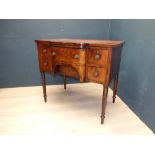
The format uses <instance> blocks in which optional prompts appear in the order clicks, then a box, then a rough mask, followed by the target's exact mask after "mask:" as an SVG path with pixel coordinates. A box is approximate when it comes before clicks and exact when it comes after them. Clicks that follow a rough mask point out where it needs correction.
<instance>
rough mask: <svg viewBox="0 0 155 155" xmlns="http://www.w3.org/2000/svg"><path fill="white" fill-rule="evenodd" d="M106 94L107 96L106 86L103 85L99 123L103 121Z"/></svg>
mask: <svg viewBox="0 0 155 155" xmlns="http://www.w3.org/2000/svg"><path fill="white" fill-rule="evenodd" d="M107 96H108V86H104V85H103V96H102V111H101V124H103V123H104V118H105V110H106V106H107Z"/></svg>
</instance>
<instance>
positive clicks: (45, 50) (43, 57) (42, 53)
mask: <svg viewBox="0 0 155 155" xmlns="http://www.w3.org/2000/svg"><path fill="white" fill-rule="evenodd" d="M39 66H40V70H41V71H44V72H46V71H47V72H51V70H52V55H51V48H50V47H49V46H48V45H47V44H41V45H40V46H39Z"/></svg>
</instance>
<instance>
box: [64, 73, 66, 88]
mask: <svg viewBox="0 0 155 155" xmlns="http://www.w3.org/2000/svg"><path fill="white" fill-rule="evenodd" d="M64 89H66V76H65V75H64Z"/></svg>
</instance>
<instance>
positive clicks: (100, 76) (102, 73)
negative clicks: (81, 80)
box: [87, 66, 107, 84]
mask: <svg viewBox="0 0 155 155" xmlns="http://www.w3.org/2000/svg"><path fill="white" fill-rule="evenodd" d="M106 76H107V74H106V69H105V68H103V67H92V66H87V79H88V81H92V82H97V83H102V84H104V83H105V82H106Z"/></svg>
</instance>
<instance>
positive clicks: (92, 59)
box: [87, 48, 108, 67]
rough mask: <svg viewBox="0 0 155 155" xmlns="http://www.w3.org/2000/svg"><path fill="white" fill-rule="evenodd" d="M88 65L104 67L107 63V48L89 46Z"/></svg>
mask: <svg viewBox="0 0 155 155" xmlns="http://www.w3.org/2000/svg"><path fill="white" fill-rule="evenodd" d="M87 63H88V65H94V66H100V67H106V66H107V63H108V49H99V48H90V49H88V50H87Z"/></svg>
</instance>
